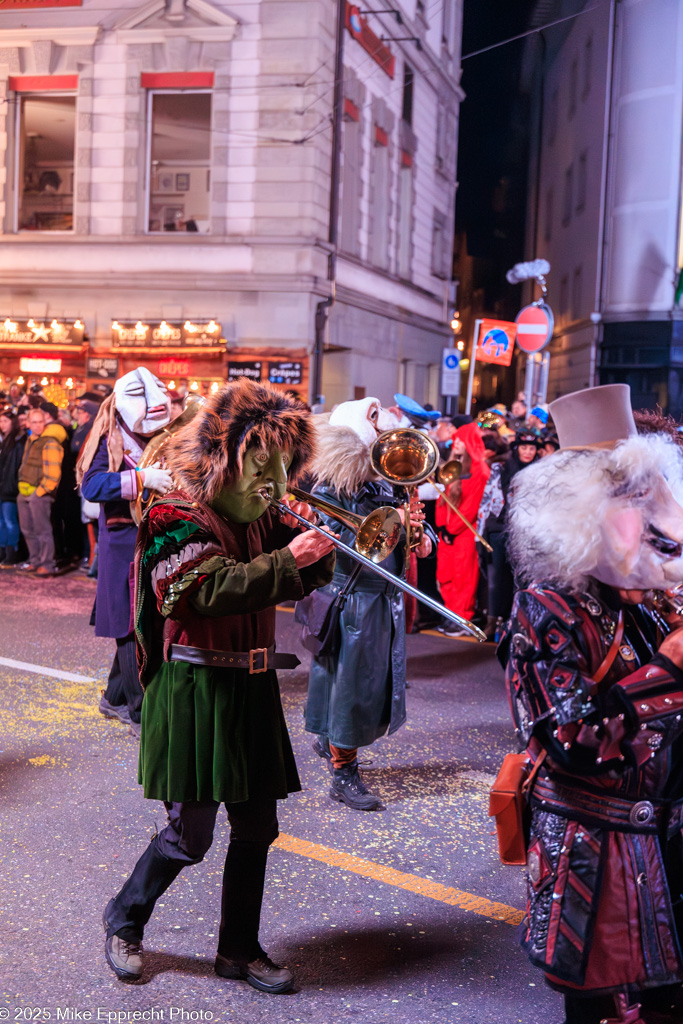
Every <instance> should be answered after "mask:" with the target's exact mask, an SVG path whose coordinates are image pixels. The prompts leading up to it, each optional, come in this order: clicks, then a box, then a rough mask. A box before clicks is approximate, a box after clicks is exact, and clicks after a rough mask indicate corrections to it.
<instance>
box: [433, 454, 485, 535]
mask: <svg viewBox="0 0 683 1024" xmlns="http://www.w3.org/2000/svg"><path fill="white" fill-rule="evenodd" d="M461 476H462V462H461V461H460V459H451V460H450V461H449V462H445V463H444V464H443V466H439V468H438V469H437V471H436V480H435V479H434V478H431V482H432V483H433V484H434V486H435V487H436V489H437V491H438V492H439V494H440V495H441V497H442V498H443V500H444V501H445V502H446V504H447V505H448V507H449V508H450V509H452V510H453V511H454V512H455V514H456V515H457V516H460V518H461V519H462V521H463V523H464V524H465V526H466V527H467V528H468V529H469V530H471V531H472V533H473V534H474V536H475V538H476V540H478V541H479V543H480V544H481V545H483V547H485V548H486V550H487V551H488V552H489V553H490V552H492V551H493V548H492V547H491V545H490V544H489V542H488V541H487V540H484V538H483V537H482V535H481V534H480V533H479V531H478V530H477V529H476V528H475V527H474V526H472V523H471V522H470V521H469V519H466V518H465V516H464V515H463V514H462V512H461V511H460V509H459V508H458V507H457V506H456V505H454V504H453V502H452V501H451V499H450V498H449V497H448V493H447V490H448V488H449V487H450V485H451V484H452V483H454V482H455V481H456V480H459V479H460V477H461ZM437 481H438V483H440V484H441V485H442V486H443V490H441V489H440V488H439V486H438V485H437Z"/></svg>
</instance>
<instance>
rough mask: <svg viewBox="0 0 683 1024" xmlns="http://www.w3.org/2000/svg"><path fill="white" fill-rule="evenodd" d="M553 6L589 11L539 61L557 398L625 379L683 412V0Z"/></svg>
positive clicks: (533, 233) (536, 229) (550, 34)
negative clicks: (681, 293) (682, 292)
mask: <svg viewBox="0 0 683 1024" xmlns="http://www.w3.org/2000/svg"><path fill="white" fill-rule="evenodd" d="M542 6H543V10H542V11H541V10H540V9H539V12H537V13H538V15H539V18H541V16H542V21H543V22H549V21H552V20H553V19H554V18H555V17H557V18H559V17H562V16H563V15H569V14H571V13H574V12H576V11H577V10H578V11H580V13H579V16H578V17H575V18H573V19H572V20H571V21H568V22H565V23H564V24H563V25H560V26H557V27H556V28H554V29H551V30H548V31H547V32H546V33H544V34H543V40H542V41H541V42H539V41H538V40H537V41H535V43H534V49H533V55H531V54H530V58H529V66H530V67H532V68H533V76H534V98H535V111H534V114H533V118H532V124H533V125H534V127H535V129H536V130H535V132H534V141H535V153H534V159H533V160H532V173H531V183H530V192H531V194H532V202H531V203H530V213H529V228H528V234H527V237H528V240H529V256H530V257H531V256H538V257H545V258H546V259H548V260H549V261H550V263H551V267H552V270H551V273H550V276H549V300H550V304H551V306H552V307H553V309H554V312H555V321H556V328H555V335H554V337H553V341H552V343H551V347H550V352H551V365H550V384H549V394H548V397H549V399H553V398H555V397H557V396H558V395H560V394H565V393H567V392H569V391H574V390H577V389H579V388H582V387H587V386H592V385H595V384H607V383H615V382H625V383H628V384H629V385H630V387H631V392H632V398H633V404H634V406H635V407H653V406H654V405H655V404H659V405H661V406H662V407H663V408H664V409H667V410H668V411H670V412H671V413H673V414H674V415H676V416H680V415H681V414H682V413H683V377H681V368H683V342H682V341H681V338H683V311H681V309H680V308H679V305H678V301H677V297H678V289H677V284H678V281H679V279H680V277H681V267H682V266H683V256H682V253H681V237H682V236H681V181H682V177H681V138H682V136H681V123H682V121H683V6H681V4H680V3H678V2H677V0H620V2H619V3H616V2H614V0H612V2H610V3H606V4H598V5H589V4H575V3H574V4H566V3H564V4H563V3H555V4H552V3H551V4H547V3H545V4H543V5H542ZM539 7H540V5H539ZM583 8H585V10H583Z"/></svg>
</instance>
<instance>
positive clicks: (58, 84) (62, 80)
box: [9, 75, 78, 92]
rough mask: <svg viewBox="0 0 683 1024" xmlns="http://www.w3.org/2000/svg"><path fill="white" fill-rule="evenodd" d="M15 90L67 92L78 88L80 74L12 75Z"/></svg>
mask: <svg viewBox="0 0 683 1024" xmlns="http://www.w3.org/2000/svg"><path fill="white" fill-rule="evenodd" d="M9 87H10V89H12V91H13V92H66V91H67V90H68V91H71V90H73V91H74V92H75V91H76V90H77V89H78V75H10V78H9Z"/></svg>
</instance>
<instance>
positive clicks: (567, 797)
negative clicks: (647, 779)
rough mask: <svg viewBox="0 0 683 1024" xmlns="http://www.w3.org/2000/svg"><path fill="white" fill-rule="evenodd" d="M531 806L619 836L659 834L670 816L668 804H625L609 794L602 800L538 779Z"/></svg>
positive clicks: (597, 796)
mask: <svg viewBox="0 0 683 1024" xmlns="http://www.w3.org/2000/svg"><path fill="white" fill-rule="evenodd" d="M531 803H532V804H533V805H534V806H535V807H537V808H539V809H540V810H542V811H550V812H551V813H552V814H557V815H559V816H560V817H561V818H571V819H572V820H578V821H580V822H581V823H582V824H584V825H595V826H597V827H598V828H605V827H608V828H610V829H613V830H614V831H616V832H640V833H650V834H653V833H656V832H658V831H659V830H660V828H661V827H662V824H663V823H664V822H666V821H667V818H668V816H669V813H670V806H669V804H668V803H667V804H663V803H660V802H658V801H655V802H653V801H651V800H624V799H623V798H622V797H618V796H612V795H610V794H607V793H606V794H605V795H604V796H603V795H601V794H597V793H592V792H589V791H587V790H585V789H574V788H573V787H570V786H563V785H562V784H561V783H559V782H556V781H555V780H554V779H550V778H548V777H546V776H542V777H539V778H537V779H536V782H535V785H534V789H533V794H532V797H531Z"/></svg>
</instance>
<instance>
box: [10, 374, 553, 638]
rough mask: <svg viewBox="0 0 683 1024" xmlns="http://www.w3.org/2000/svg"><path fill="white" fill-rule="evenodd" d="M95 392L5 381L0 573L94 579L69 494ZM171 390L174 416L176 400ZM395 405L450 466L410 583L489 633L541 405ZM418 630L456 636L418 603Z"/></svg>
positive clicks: (85, 521)
mask: <svg viewBox="0 0 683 1024" xmlns="http://www.w3.org/2000/svg"><path fill="white" fill-rule="evenodd" d="M103 397H104V394H103V393H101V392H96V391H90V392H85V393H84V394H82V395H80V396H79V398H77V399H75V400H74V401H72V402H70V403H69V404H68V406H67V407H66V408H58V407H57V406H56V405H55V404H54V403H53V402H51V401H49V400H48V399H47V398H46V396H45V394H44V393H43V392H42V389H41V388H40V387H38V386H34V387H32V388H31V389H29V391H28V392H26V391H22V390H21V389H20V388H19V387H18V386H17V385H16V384H13V385H12V386H11V387H10V389H9V390H8V391H7V392H0V569H14V570H17V571H19V572H25V573H32V574H35V576H37V577H52V576H58V575H61V574H63V573H66V572H70V571H74V570H81V571H83V572H86V573H87V574H88V575H90V576H95V575H96V574H97V529H98V526H97V519H98V513H99V507H98V506H97V505H95V504H93V503H91V502H88V501H85V500H84V499H83V498H82V497H81V496H80V495H79V494H78V491H77V488H76V478H75V466H76V460H77V458H78V453H79V451H80V449H81V446H82V445H83V442H84V441H85V438H86V437H87V435H88V433H89V431H90V428H91V426H92V424H93V422H94V419H95V416H96V415H97V412H98V409H99V406H100V403H101V401H102V399H103ZM171 397H172V400H174V402H175V405H174V407H173V412H174V414H175V415H178V414H179V413H180V412H181V411H182V397H181V396H180V395H176V394H173V395H172V396H171ZM418 408H419V407H418ZM395 412H397V414H398V415H399V416H400V417H403V422H404V425H408V424H410V425H412V426H417V427H419V428H420V429H424V430H427V431H428V432H429V433H430V435H431V437H432V438H433V439H434V441H435V442H436V444H437V446H438V448H439V452H440V455H441V460H442V466H443V465H446V464H450V469H451V475H452V476H453V477H454V478H453V480H452V482H451V483H449V484H448V485H447V487H446V493H447V494H448V497H449V499H450V502H451V503H452V505H454V506H455V507H456V508H457V510H458V513H459V514H458V513H456V512H454V511H453V509H452V508H451V507H449V506H448V504H447V503H446V502H444V500H443V499H442V498H440V497H439V494H438V492H437V489H436V488H435V487H433V486H432V484H424V485H422V487H421V488H420V497H421V499H422V500H423V501H424V503H425V513H426V517H427V522H428V523H429V524H430V525H431V527H432V528H433V530H434V531H435V536H436V538H437V543H436V554H435V557H434V558H432V559H423V560H422V561H421V563H420V564H419V565H418V566H417V570H416V573H417V583H418V587H419V589H420V590H421V591H423V592H424V593H427V594H429V595H430V596H432V597H436V598H437V599H439V600H440V601H441V602H442V603H443V604H444V605H445V606H446V607H447V608H449V609H450V610H451V611H453V612H455V613H456V614H457V615H459V616H460V617H461V618H463V619H467V620H468V621H472V622H474V623H475V624H476V625H478V626H480V628H483V629H484V630H485V631H486V633H487V635H488V636H489V637H490V638H491V639H494V638H495V637H496V635H497V634H499V633H500V630H501V628H502V624H503V622H504V621H505V620H506V619H507V617H508V616H509V614H510V609H511V605H512V597H513V590H514V581H513V577H512V571H511V568H510V563H509V560H508V557H507V552H506V511H507V500H508V494H509V491H510V487H511V486H512V484H513V481H514V477H515V476H516V474H517V473H519V472H521V471H523V470H524V469H525V467H526V466H529V465H531V463H533V462H535V461H536V460H537V459H540V458H543V457H545V456H547V455H550V454H552V452H554V451H555V450H556V449H557V448H558V441H557V438H556V436H555V434H554V432H553V429H552V424H550V423H549V422H548V412H547V408H546V407H544V406H538V407H536V408H533V409H531V410H530V411H528V410H527V408H526V405H525V403H524V400H523V396H522V395H519V396H518V397H517V398H516V399H515V401H514V402H512V404H511V406H510V409H509V410H508V409H507V408H506V407H505V406H504V405H494V406H493V407H491V408H489V409H486V410H483V411H482V412H481V413H480V414H479V415H477V416H476V417H471V416H465V415H455V416H452V417H449V416H441V415H440V414H439V413H437V412H435V411H433V410H429V409H425V410H424V413H425V416H424V417H422V416H420V415H419V414H417V415H416V414H413V415H412V416H411V417H410V418H409V419H406V418H405V413H404V412H403V410H401V409H400V408H396V409H395ZM454 465H455V472H454V473H453V472H452V471H453V466H454ZM468 524H469V525H468ZM477 534H478V537H477ZM428 628H439V629H440V631H441V632H443V633H445V634H447V635H450V636H457V635H460V633H461V632H462V631H461V630H460V629H459V628H457V627H454V626H453V624H452V623H451V622H449V621H448V620H440V619H438V618H435V616H434V614H433V613H427V614H425V612H424V610H423V609H421V608H419V607H418V609H417V614H416V618H415V623H414V625H413V631H418V630H421V629H428Z"/></svg>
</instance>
